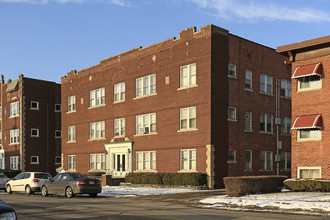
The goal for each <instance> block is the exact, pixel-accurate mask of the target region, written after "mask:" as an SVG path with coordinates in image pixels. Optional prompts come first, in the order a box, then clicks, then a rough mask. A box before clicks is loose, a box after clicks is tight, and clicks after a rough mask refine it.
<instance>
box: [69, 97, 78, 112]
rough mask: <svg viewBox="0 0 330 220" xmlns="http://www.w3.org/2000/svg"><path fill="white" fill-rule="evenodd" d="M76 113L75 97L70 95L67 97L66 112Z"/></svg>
mask: <svg viewBox="0 0 330 220" xmlns="http://www.w3.org/2000/svg"><path fill="white" fill-rule="evenodd" d="M75 111H76V96H75V95H72V96H69V97H68V112H75Z"/></svg>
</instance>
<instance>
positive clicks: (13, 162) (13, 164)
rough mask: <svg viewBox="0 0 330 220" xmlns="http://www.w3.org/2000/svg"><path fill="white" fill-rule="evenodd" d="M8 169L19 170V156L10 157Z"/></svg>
mask: <svg viewBox="0 0 330 220" xmlns="http://www.w3.org/2000/svg"><path fill="white" fill-rule="evenodd" d="M10 169H11V170H19V156H11V157H10Z"/></svg>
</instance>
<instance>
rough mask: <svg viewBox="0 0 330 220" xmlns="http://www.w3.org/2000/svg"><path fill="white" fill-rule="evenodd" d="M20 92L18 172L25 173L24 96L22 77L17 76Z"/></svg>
mask: <svg viewBox="0 0 330 220" xmlns="http://www.w3.org/2000/svg"><path fill="white" fill-rule="evenodd" d="M19 82H20V85H19V91H20V105H21V106H20V129H19V131H20V170H21V171H25V149H24V147H25V146H24V131H25V129H24V115H23V113H24V103H23V102H24V96H23V75H22V74H20V75H19Z"/></svg>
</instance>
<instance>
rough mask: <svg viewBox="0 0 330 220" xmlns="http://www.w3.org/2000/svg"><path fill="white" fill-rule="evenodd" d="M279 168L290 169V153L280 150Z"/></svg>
mask: <svg viewBox="0 0 330 220" xmlns="http://www.w3.org/2000/svg"><path fill="white" fill-rule="evenodd" d="M280 165H281V170H291V153H290V152H281V164H280Z"/></svg>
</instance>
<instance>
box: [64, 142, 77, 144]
mask: <svg viewBox="0 0 330 220" xmlns="http://www.w3.org/2000/svg"><path fill="white" fill-rule="evenodd" d="M66 143H67V144H72V143H76V141H67V142H66Z"/></svg>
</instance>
